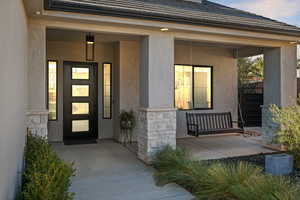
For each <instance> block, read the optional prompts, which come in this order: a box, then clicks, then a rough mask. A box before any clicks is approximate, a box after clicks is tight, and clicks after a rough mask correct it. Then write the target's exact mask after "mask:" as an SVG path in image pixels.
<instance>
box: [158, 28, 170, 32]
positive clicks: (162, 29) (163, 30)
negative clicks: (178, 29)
mask: <svg viewBox="0 0 300 200" xmlns="http://www.w3.org/2000/svg"><path fill="white" fill-rule="evenodd" d="M160 30H161V31H162V32H165V31H168V30H169V29H168V28H161V29H160Z"/></svg>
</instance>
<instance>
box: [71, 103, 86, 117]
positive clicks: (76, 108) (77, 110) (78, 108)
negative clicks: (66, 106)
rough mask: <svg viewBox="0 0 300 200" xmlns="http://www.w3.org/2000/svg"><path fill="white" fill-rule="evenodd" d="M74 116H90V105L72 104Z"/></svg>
mask: <svg viewBox="0 0 300 200" xmlns="http://www.w3.org/2000/svg"><path fill="white" fill-rule="evenodd" d="M72 114H73V115H87V114H89V103H72Z"/></svg>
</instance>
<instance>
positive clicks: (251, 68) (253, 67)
mask: <svg viewBox="0 0 300 200" xmlns="http://www.w3.org/2000/svg"><path fill="white" fill-rule="evenodd" d="M263 71H264V60H263V57H262V56H259V57H257V58H255V59H253V58H251V57H249V58H239V59H238V76H239V85H242V84H246V83H250V82H254V81H258V80H262V79H263Z"/></svg>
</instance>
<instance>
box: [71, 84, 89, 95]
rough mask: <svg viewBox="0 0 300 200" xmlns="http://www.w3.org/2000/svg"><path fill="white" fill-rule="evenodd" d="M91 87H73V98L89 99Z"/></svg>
mask: <svg viewBox="0 0 300 200" xmlns="http://www.w3.org/2000/svg"><path fill="white" fill-rule="evenodd" d="M89 88H90V87H89V85H72V96H73V97H88V96H89Z"/></svg>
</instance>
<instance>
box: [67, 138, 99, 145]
mask: <svg viewBox="0 0 300 200" xmlns="http://www.w3.org/2000/svg"><path fill="white" fill-rule="evenodd" d="M83 144H97V139H80V140H75V139H69V140H64V145H83Z"/></svg>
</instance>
